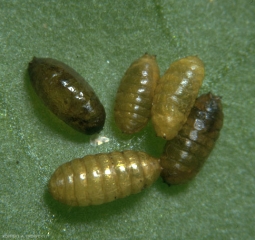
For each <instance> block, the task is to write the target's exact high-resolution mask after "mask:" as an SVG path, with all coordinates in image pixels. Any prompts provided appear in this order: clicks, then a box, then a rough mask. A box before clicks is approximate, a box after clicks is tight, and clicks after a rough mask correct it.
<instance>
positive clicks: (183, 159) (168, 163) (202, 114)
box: [160, 93, 224, 185]
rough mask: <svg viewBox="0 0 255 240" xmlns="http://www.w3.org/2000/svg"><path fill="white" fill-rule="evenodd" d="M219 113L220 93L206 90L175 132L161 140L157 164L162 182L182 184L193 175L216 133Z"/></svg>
mask: <svg viewBox="0 0 255 240" xmlns="http://www.w3.org/2000/svg"><path fill="white" fill-rule="evenodd" d="M223 117H224V116H223V112H222V105H221V99H220V97H217V96H214V95H213V94H211V93H208V94H204V95H201V96H200V97H199V98H198V99H197V100H196V102H195V105H194V107H193V108H192V109H191V112H190V114H189V116H188V119H187V122H186V123H185V124H184V126H183V127H182V129H181V130H180V132H179V133H178V135H177V136H176V137H175V138H173V139H172V140H169V141H167V142H166V144H165V148H164V152H163V154H162V156H161V158H160V164H161V166H162V168H163V170H162V173H161V176H162V178H163V180H164V181H165V182H166V183H168V184H169V185H172V184H182V183H186V182H187V181H189V180H191V179H192V178H194V177H195V176H196V174H197V173H198V172H199V170H200V169H201V167H202V166H203V164H204V162H205V160H206V159H207V157H208V156H209V154H210V152H211V151H212V149H213V147H214V144H215V141H216V140H217V139H218V137H219V134H220V130H221V128H222V126H223Z"/></svg>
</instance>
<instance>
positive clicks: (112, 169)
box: [49, 151, 161, 206]
mask: <svg viewBox="0 0 255 240" xmlns="http://www.w3.org/2000/svg"><path fill="white" fill-rule="evenodd" d="M160 171H161V167H160V165H159V160H158V159H155V158H153V157H151V156H149V155H148V154H146V153H144V152H135V151H124V152H112V153H100V154H96V155H87V156H85V157H83V158H77V159H74V160H72V161H70V162H67V163H65V164H63V165H61V166H60V167H58V168H57V170H56V171H55V172H54V173H53V175H52V177H51V179H50V182H49V190H50V193H51V194H52V196H53V198H55V199H56V200H58V201H60V202H62V203H65V204H67V205H71V206H88V205H98V204H102V203H106V202H111V201H113V200H115V199H118V198H123V197H126V196H128V195H130V194H134V193H138V192H140V191H141V190H142V189H144V188H146V187H148V186H150V185H151V184H152V183H153V182H154V181H155V180H156V179H157V178H158V177H159V175H160Z"/></svg>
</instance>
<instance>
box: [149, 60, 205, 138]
mask: <svg viewBox="0 0 255 240" xmlns="http://www.w3.org/2000/svg"><path fill="white" fill-rule="evenodd" d="M203 79H204V64H203V62H202V61H201V60H200V59H199V58H198V57H196V56H190V57H186V58H182V59H179V60H178V61H175V62H174V63H172V64H171V65H170V67H169V69H168V70H167V71H166V72H165V74H164V75H163V76H162V77H161V78H160V80H159V83H158V85H157V87H156V90H155V95H154V99H153V105H152V110H151V118H152V123H153V126H154V129H155V131H156V133H157V136H159V137H162V138H164V139H166V140H170V139H172V138H174V137H175V136H176V135H177V133H178V131H179V130H180V129H181V127H182V125H183V124H184V123H185V122H186V120H187V117H188V115H189V112H190V110H191V108H192V106H193V105H194V103H195V100H196V97H197V95H198V91H199V88H200V87H201V85H202V82H203Z"/></svg>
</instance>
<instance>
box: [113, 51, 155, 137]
mask: <svg viewBox="0 0 255 240" xmlns="http://www.w3.org/2000/svg"><path fill="white" fill-rule="evenodd" d="M158 79H159V68H158V65H157V62H156V56H151V55H149V54H147V53H146V54H144V55H143V56H142V57H141V58H139V59H137V60H136V61H134V62H133V63H132V64H131V65H130V67H129V68H128V69H127V71H126V73H125V75H124V76H123V78H122V79H121V82H120V86H119V88H118V92H117V95H116V100H115V108H114V117H115V122H116V125H117V126H118V127H119V128H120V130H121V131H122V132H123V133H127V134H133V133H136V132H139V131H140V130H141V129H142V128H143V127H145V126H146V124H147V122H148V121H149V118H150V116H151V106H152V100H153V96H154V91H155V88H156V85H157V82H158Z"/></svg>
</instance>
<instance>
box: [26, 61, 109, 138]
mask: <svg viewBox="0 0 255 240" xmlns="http://www.w3.org/2000/svg"><path fill="white" fill-rule="evenodd" d="M28 73H29V76H30V80H31V83H32V86H33V88H34V90H35V92H36V93H37V95H38V96H39V97H40V98H41V99H42V100H43V102H44V104H45V105H46V106H47V107H48V108H49V109H50V110H51V111H52V112H53V113H54V114H55V115H56V116H58V117H59V118H60V119H61V120H63V121H64V122H65V123H67V124H68V125H70V126H71V127H72V128H74V129H76V130H78V131H80V132H82V133H85V134H94V133H97V132H99V131H101V130H102V128H103V126H104V122H105V110H104V107H103V105H102V103H101V102H100V100H99V99H98V97H97V96H96V94H95V92H94V91H93V89H92V88H91V86H90V85H89V84H88V83H87V82H86V81H85V79H84V78H83V77H82V76H81V75H80V74H79V73H77V72H76V71H75V70H74V69H72V68H71V67H69V66H68V65H66V64H64V63H62V62H60V61H58V60H55V59H51V58H36V57H34V58H33V60H32V61H31V62H30V63H29V66H28Z"/></svg>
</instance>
